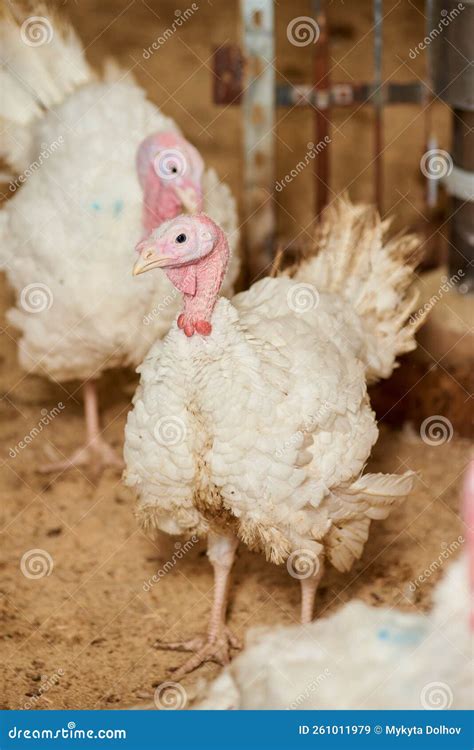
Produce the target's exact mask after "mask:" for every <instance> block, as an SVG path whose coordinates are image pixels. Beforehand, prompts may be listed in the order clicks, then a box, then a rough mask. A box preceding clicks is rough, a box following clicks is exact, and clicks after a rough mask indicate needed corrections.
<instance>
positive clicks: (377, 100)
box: [373, 0, 383, 212]
mask: <svg viewBox="0 0 474 750" xmlns="http://www.w3.org/2000/svg"><path fill="white" fill-rule="evenodd" d="M382 20H383V0H374V97H373V104H374V111H375V142H374V158H375V164H374V185H375V203H376V204H377V207H378V209H379V211H380V212H382V204H383V163H382V150H383V135H382V125H383V96H382V51H383V39H382V31H383V26H382Z"/></svg>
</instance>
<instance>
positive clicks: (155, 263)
mask: <svg viewBox="0 0 474 750" xmlns="http://www.w3.org/2000/svg"><path fill="white" fill-rule="evenodd" d="M137 250H138V252H139V258H138V260H137V262H136V263H135V265H134V266H133V271H132V273H133V275H134V276H139V275H140V274H141V273H145V271H151V270H152V269H153V268H164V267H166V266H168V265H169V264H170V263H171V261H172V260H173V258H171V257H169V256H168V255H159V254H158V253H157V252H156V251H155V249H154V247H153V245H146V244H143V243H140V244H139V245H138V246H137Z"/></svg>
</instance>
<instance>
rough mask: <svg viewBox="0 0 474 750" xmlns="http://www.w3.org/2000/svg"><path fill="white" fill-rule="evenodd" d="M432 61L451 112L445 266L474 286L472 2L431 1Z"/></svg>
mask: <svg viewBox="0 0 474 750" xmlns="http://www.w3.org/2000/svg"><path fill="white" fill-rule="evenodd" d="M432 23H433V30H436V33H434V31H432V36H433V40H432V48H433V49H432V50H431V65H432V79H433V85H434V90H435V93H436V94H437V95H438V96H439V97H440V99H442V100H443V101H445V102H447V103H448V104H449V105H450V106H451V108H452V111H453V144H452V159H453V161H452V163H450V161H449V160H448V161H447V163H446V164H445V165H444V174H442V175H441V176H442V177H443V180H444V183H445V185H446V187H447V190H448V192H449V193H450V195H451V201H452V203H451V206H452V216H451V222H450V247H449V270H450V273H451V275H455V274H456V275H457V273H458V271H459V269H461V270H462V271H463V275H462V277H461V278H460V280H459V286H458V289H459V290H460V291H462V292H464V291H473V290H474V66H473V64H472V60H473V58H474V33H473V28H474V2H473V0H463V2H462V3H459V2H457V0H434V3H433V20H432Z"/></svg>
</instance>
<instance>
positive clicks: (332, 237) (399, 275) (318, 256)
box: [294, 195, 424, 382]
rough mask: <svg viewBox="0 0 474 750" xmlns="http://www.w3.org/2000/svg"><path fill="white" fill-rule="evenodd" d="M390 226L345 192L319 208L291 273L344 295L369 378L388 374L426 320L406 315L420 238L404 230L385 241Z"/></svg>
mask: <svg viewBox="0 0 474 750" xmlns="http://www.w3.org/2000/svg"><path fill="white" fill-rule="evenodd" d="M389 226H390V220H385V221H382V220H381V218H380V216H379V214H378V212H377V210H376V209H375V207H373V206H369V205H365V204H360V205H354V204H353V203H351V202H350V200H349V199H348V197H347V195H343V196H342V197H340V198H339V199H338V200H337V201H335V202H334V203H332V204H331V205H330V206H328V207H327V208H326V209H325V211H324V212H323V216H322V219H321V222H320V224H319V226H318V228H317V231H316V236H315V241H314V245H313V248H312V252H311V256H310V257H307V258H306V259H305V260H304V261H303V262H302V263H301V264H300V266H299V267H298V268H297V270H296V273H295V274H294V278H295V279H296V280H298V281H305V282H307V283H311V284H313V285H314V286H315V287H316V288H317V289H318V291H320V292H332V293H336V294H338V295H340V296H342V297H344V299H345V300H346V301H347V302H349V303H350V304H351V305H352V306H353V308H354V309H355V311H356V312H357V313H358V315H359V317H360V318H361V320H362V323H363V326H364V330H365V333H366V355H365V363H366V373H367V379H368V381H369V382H371V381H375V380H377V379H379V378H386V377H388V376H389V375H390V374H391V373H392V371H393V369H394V367H396V362H395V360H396V358H397V357H398V356H399V355H400V354H403V353H404V352H408V351H410V350H412V349H414V348H415V346H416V343H415V333H416V330H417V329H418V328H419V326H420V325H421V323H422V322H423V320H424V316H423V315H421V314H420V315H419V316H417V317H416V318H415V319H410V315H411V313H412V311H413V309H414V305H415V302H416V300H417V297H418V294H417V292H416V291H415V290H414V288H413V281H414V268H415V267H416V265H417V263H418V262H419V259H420V255H421V253H420V239H419V238H418V237H417V236H416V235H414V234H403V235H399V236H396V237H393V238H392V239H388V240H387V238H386V235H387V230H388V228H389Z"/></svg>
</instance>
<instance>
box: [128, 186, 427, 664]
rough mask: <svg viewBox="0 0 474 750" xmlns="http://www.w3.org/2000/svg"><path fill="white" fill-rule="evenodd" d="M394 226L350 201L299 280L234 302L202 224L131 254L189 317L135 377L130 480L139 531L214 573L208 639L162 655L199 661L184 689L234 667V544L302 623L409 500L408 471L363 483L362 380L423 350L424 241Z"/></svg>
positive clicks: (222, 256)
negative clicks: (284, 589)
mask: <svg viewBox="0 0 474 750" xmlns="http://www.w3.org/2000/svg"><path fill="white" fill-rule="evenodd" d="M386 228H387V223H386V222H384V223H382V222H381V221H380V219H379V217H378V215H377V213H376V211H375V210H373V209H372V208H370V207H366V206H353V205H352V204H350V203H349V202H348V201H347V200H345V199H342V200H340V201H339V202H338V203H337V204H336V205H335V206H334V207H332V208H330V209H327V210H326V212H325V214H324V219H323V221H322V223H321V226H320V229H319V234H318V236H317V241H316V247H315V250H316V251H317V254H316V255H315V256H314V257H310V258H308V259H307V260H305V261H304V262H303V263H302V264H301V265H300V266H299V267H298V268H297V269H296V270H294V271H293V273H295V276H294V278H290V277H289V275H287V274H284V275H280V276H279V277H277V278H266V279H263V280H261V281H259V282H257V283H256V284H254V285H253V286H252V287H251V288H250V289H249V290H248V291H245V292H242V293H241V294H238V295H237V296H235V297H234V298H233V299H232V301H228V300H226V299H224V298H222V297H221V298H219V290H220V287H221V284H222V281H223V278H224V274H225V271H226V267H227V263H228V258H229V246H228V241H227V238H226V235H225V232H223V231H222V229H221V228H220V227H219V226H217V224H216V223H215V222H214V221H212V219H210V218H209V217H208V216H205V215H199V216H194V217H189V216H188V217H186V216H180V217H177V218H176V219H174V220H172V221H168V222H165V223H164V224H162V225H161V226H160V227H159V228H158V229H156V230H155V231H154V232H153V233H152V235H151V236H150V237H149V238H148V240H146V241H144V242H142V243H140V245H139V247H138V250H139V253H140V257H139V259H138V261H137V263H136V265H135V268H134V273H135V274H136V275H141V274H142V273H143V272H145V271H149V270H152V269H156V268H161V269H163V270H164V272H165V273H166V275H167V276H168V278H169V280H170V281H171V282H172V283H173V284H174V286H175V287H176V289H178V290H179V291H180V292H181V293H182V294H183V298H184V307H183V310H182V313H181V314H180V316H179V317H178V319H177V322H176V323H175V324H174V325H173V326H172V328H171V330H170V331H169V333H168V335H167V336H166V337H165V338H164V340H162V341H158V342H156V344H155V345H154V346H153V347H152V348H151V350H150V351H149V353H148V355H147V356H146V358H145V360H144V362H143V364H142V365H141V367H140V368H139V370H140V372H141V382H140V385H139V387H138V390H137V393H136V395H135V398H134V408H133V411H132V412H131V413H130V414H129V417H128V421H127V426H126V439H125V461H126V465H127V469H126V474H125V479H126V482H127V484H128V485H130V486H132V487H134V488H135V489H136V491H137V494H138V496H139V505H138V517H139V520H140V522H141V523H142V525H143V527H144V528H145V529H147V530H151V529H161V530H163V531H165V532H168V533H170V534H189V535H191V534H196V535H198V536H207V537H208V555H209V557H210V560H211V562H212V564H213V566H214V571H215V598H214V605H213V610H212V614H211V620H210V625H209V631H208V635H207V638H205V639H193V640H192V641H188V642H185V643H182V644H179V643H174V644H160V645H161V646H163V647H164V648H166V647H169V648H180V649H185V650H195V651H196V654H195V655H194V656H193V657H191V659H190V660H189V661H188V662H186V664H185V665H184V666H183V667H182V668H181V669H180V670H179V671H178V674H179V675H182V674H184V673H185V672H186V671H189V670H191V669H194V668H196V667H197V666H198V665H199V664H200V663H201V662H202V661H204V660H206V659H207V660H208V659H213V660H217V661H220V662H225V661H226V660H228V658H229V650H230V647H231V646H232V645H235V641H234V640H233V639H232V636H230V634H229V632H228V630H227V627H226V622H225V610H226V590H227V583H228V576H229V572H230V569H231V566H232V561H233V558H234V554H235V550H236V548H237V545H238V542H239V541H241V542H243V543H244V544H246V545H247V546H248V547H249V548H250V549H253V550H257V551H260V552H262V553H263V554H264V555H265V557H266V558H267V559H268V560H270V561H272V562H274V563H277V564H282V563H285V562H286V564H287V566H288V569H289V570H290V568H291V569H293V571H294V574H295V577H297V578H300V579H301V585H302V620H303V622H308V621H309V620H310V619H311V618H312V612H313V604H314V596H315V592H316V588H317V584H318V581H319V580H320V578H321V576H322V574H323V570H324V563H325V560H328V561H329V562H330V563H331V564H332V565H334V566H335V567H336V568H337V569H339V570H343V571H347V570H349V569H350V568H351V566H352V564H353V562H354V561H355V560H356V559H357V558H358V557H360V555H361V554H362V550H363V548H364V544H365V542H366V540H367V537H368V533H369V527H370V522H371V520H373V519H382V518H385V517H386V516H387V515H388V513H389V512H390V510H391V508H392V506H394V505H396V504H397V503H398V502H399V501H401V500H402V499H403V498H404V497H405V496H406V495H407V494H408V493H409V491H410V490H411V488H412V485H413V481H414V474H413V472H406V473H404V474H401V475H398V474H363V470H364V466H365V464H366V462H367V459H368V458H369V456H370V453H371V449H372V446H373V444H374V443H375V441H376V439H377V435H378V429H377V424H376V420H375V415H374V413H373V411H372V409H371V407H370V403H369V398H368V395H367V380H368V379H369V380H375V379H376V378H377V377H382V376H387V375H388V374H389V373H390V372H391V370H392V369H393V367H394V366H395V358H396V356H397V355H398V354H400V353H402V352H404V351H407V350H409V349H412V348H413V347H414V346H415V342H414V333H415V328H416V326H414V325H412V324H410V323H407V318H408V316H409V314H410V311H411V309H412V305H413V302H414V297H413V295H412V294H411V292H410V291H409V288H410V284H411V281H412V278H413V269H412V267H411V266H410V264H409V262H408V260H409V258H413V256H414V253H415V249H416V247H417V245H418V241H417V239H416V238H414V237H412V236H406V237H403V238H398V239H396V240H392V241H389V242H385V241H384V232H385V230H386ZM302 565H303V566H305V565H306V566H308V565H310V566H312V569H311V570H310V573H311V575H309V576H308V575H307V571H303V573H304V574H301V570H300V567H301V566H302Z"/></svg>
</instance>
